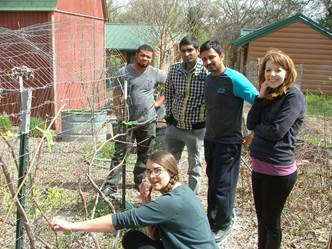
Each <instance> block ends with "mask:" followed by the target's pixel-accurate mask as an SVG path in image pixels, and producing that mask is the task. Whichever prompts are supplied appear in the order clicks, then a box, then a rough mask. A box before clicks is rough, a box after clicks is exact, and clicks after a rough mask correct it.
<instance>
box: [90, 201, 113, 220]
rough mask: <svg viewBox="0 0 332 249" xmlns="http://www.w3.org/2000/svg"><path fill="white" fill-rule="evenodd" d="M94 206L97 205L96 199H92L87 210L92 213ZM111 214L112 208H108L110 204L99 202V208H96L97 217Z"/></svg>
mask: <svg viewBox="0 0 332 249" xmlns="http://www.w3.org/2000/svg"><path fill="white" fill-rule="evenodd" d="M94 205H95V200H94V199H91V201H89V202H88V205H87V209H88V211H89V212H91V211H92V210H93V208H94ZM110 213H111V209H110V207H109V206H108V204H107V203H106V202H104V201H102V200H101V201H99V202H98V204H97V206H96V213H95V217H96V218H97V217H101V216H103V215H107V214H110Z"/></svg>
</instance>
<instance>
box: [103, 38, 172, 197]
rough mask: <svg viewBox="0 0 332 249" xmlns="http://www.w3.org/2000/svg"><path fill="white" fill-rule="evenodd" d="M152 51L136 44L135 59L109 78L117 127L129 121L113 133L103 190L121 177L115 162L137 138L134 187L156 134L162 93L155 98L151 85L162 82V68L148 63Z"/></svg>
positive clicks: (119, 169) (146, 46) (115, 187)
mask: <svg viewBox="0 0 332 249" xmlns="http://www.w3.org/2000/svg"><path fill="white" fill-rule="evenodd" d="M153 54H154V51H153V49H152V48H151V47H150V46H149V45H146V44H144V45H142V46H140V47H139V48H138V49H137V51H136V58H135V62H134V63H133V64H129V65H127V66H125V67H123V68H121V69H120V70H119V72H118V77H117V78H116V79H115V80H114V81H112V87H113V88H114V91H113V106H114V111H115V115H116V117H117V120H118V121H119V123H120V124H119V126H120V128H121V126H123V125H124V124H123V123H122V121H127V122H128V123H131V125H129V127H128V126H127V127H126V128H127V135H125V134H123V135H120V136H119V137H117V141H118V142H116V143H115V155H114V156H113V158H112V162H111V172H110V174H109V175H108V177H107V179H106V182H105V184H104V186H103V188H102V191H103V192H104V193H105V194H109V193H110V192H114V191H116V189H117V185H118V183H119V182H120V180H121V172H122V170H121V168H122V167H120V166H119V165H120V164H121V163H122V162H123V160H124V157H125V155H126V152H127V146H128V142H134V140H136V142H137V150H136V151H137V161H136V164H135V168H134V182H135V187H136V188H137V189H138V186H139V185H140V184H141V182H142V179H143V177H144V172H145V164H146V160H147V156H148V155H149V154H150V153H151V151H152V149H153V144H154V140H155V137H156V118H157V115H156V110H155V108H156V107H159V106H160V105H161V104H162V103H163V100H164V97H163V96H162V97H161V98H159V99H157V100H156V101H155V99H154V89H155V86H156V85H157V84H163V83H165V81H166V73H165V72H163V71H161V70H159V69H157V68H154V67H152V66H150V63H151V61H152V58H153ZM125 81H126V82H127V96H128V99H127V103H126V105H125V103H123V102H124V101H123V96H124V95H125V93H124V90H125V87H124V85H125V84H124V83H125ZM125 109H126V111H125ZM122 128H123V127H122ZM122 130H125V129H122ZM128 140H129V141H128Z"/></svg>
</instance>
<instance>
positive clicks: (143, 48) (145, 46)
mask: <svg viewBox="0 0 332 249" xmlns="http://www.w3.org/2000/svg"><path fill="white" fill-rule="evenodd" d="M141 50H147V51H150V52H152V53H154V51H153V48H152V47H151V46H150V45H148V44H143V45H141V46H139V47H138V48H137V50H136V53H139V52H140V51H141Z"/></svg>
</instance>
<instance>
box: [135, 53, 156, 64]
mask: <svg viewBox="0 0 332 249" xmlns="http://www.w3.org/2000/svg"><path fill="white" fill-rule="evenodd" d="M152 57H153V52H151V51H148V50H145V49H141V50H140V51H139V52H137V53H136V63H137V65H138V66H140V67H142V68H146V67H147V66H149V65H150V63H151V61H152Z"/></svg>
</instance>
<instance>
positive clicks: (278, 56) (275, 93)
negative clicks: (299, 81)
mask: <svg viewBox="0 0 332 249" xmlns="http://www.w3.org/2000/svg"><path fill="white" fill-rule="evenodd" d="M269 60H271V61H272V62H273V63H274V64H276V65H279V66H280V67H282V68H283V69H284V70H286V72H287V76H286V78H285V81H284V82H283V83H282V84H281V85H280V86H278V87H277V88H275V89H269V93H268V94H267V96H266V99H270V100H272V99H275V98H277V97H279V96H281V95H283V94H285V93H286V92H287V90H288V88H289V87H290V86H292V85H293V84H294V83H295V81H296V77H297V72H296V69H295V65H294V62H293V60H292V59H291V58H290V57H289V56H288V55H287V54H285V53H284V52H282V51H281V50H278V49H271V50H269V51H267V53H266V54H265V56H264V58H263V61H262V64H261V66H260V70H259V74H258V83H259V89H260V88H261V85H262V84H263V83H264V81H265V67H266V63H267V62H268V61H269Z"/></svg>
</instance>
